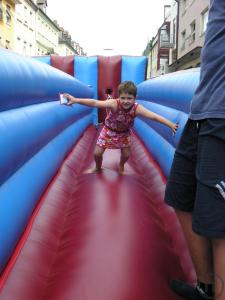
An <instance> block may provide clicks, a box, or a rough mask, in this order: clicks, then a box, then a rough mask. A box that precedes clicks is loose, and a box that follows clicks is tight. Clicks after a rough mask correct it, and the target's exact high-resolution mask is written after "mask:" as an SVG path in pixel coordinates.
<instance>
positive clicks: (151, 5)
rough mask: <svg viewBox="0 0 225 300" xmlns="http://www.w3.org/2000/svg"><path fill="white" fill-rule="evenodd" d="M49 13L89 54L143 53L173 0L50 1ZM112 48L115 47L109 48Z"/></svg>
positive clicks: (47, 11)
mask: <svg viewBox="0 0 225 300" xmlns="http://www.w3.org/2000/svg"><path fill="white" fill-rule="evenodd" d="M47 3H48V7H47V10H46V13H47V15H48V16H49V17H50V18H51V19H52V20H57V21H58V23H59V25H60V26H62V27H63V28H64V29H65V30H68V31H69V33H70V34H71V36H72V39H73V40H74V41H75V42H78V43H79V44H80V46H81V47H82V48H83V50H84V52H85V53H87V55H88V56H91V55H106V56H111V55H133V56H136V55H137V56H138V55H142V52H143V51H144V49H145V47H146V45H147V43H148V41H149V40H150V39H151V38H152V37H153V36H155V35H156V33H157V30H158V28H159V27H160V26H161V25H162V23H163V18H164V5H170V4H171V0H133V1H131V0H78V1H75V0H63V1H56V0H48V1H47ZM105 49H112V50H105Z"/></svg>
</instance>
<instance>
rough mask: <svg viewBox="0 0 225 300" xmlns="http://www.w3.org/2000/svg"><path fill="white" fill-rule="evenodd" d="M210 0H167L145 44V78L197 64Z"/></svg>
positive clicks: (198, 64)
mask: <svg viewBox="0 0 225 300" xmlns="http://www.w3.org/2000/svg"><path fill="white" fill-rule="evenodd" d="M209 4H210V0H204V1H202V0H201V1H200V0H171V5H170V6H164V23H163V24H162V26H161V27H160V28H159V30H158V33H157V35H156V36H155V37H154V38H152V39H151V41H150V42H149V43H148V44H147V46H146V49H145V50H144V52H143V55H146V56H148V61H149V64H148V70H147V78H153V77H156V76H159V75H162V74H165V73H168V72H173V71H177V70H184V69H189V68H195V67H199V66H200V63H201V62H200V53H201V49H202V46H203V44H204V39H205V31H206V26H207V22H208V13H209Z"/></svg>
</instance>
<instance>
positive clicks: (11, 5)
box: [0, 0, 19, 50]
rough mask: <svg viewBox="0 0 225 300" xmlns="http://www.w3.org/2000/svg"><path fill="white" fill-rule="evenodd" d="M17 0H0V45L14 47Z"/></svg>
mask: <svg viewBox="0 0 225 300" xmlns="http://www.w3.org/2000/svg"><path fill="white" fill-rule="evenodd" d="M17 3H18V4H19V0H0V47H3V48H6V49H12V50H13V49H14V31H15V28H14V26H15V25H14V24H15V23H14V16H15V5H16V4H17Z"/></svg>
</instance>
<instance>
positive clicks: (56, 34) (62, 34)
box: [0, 0, 85, 56]
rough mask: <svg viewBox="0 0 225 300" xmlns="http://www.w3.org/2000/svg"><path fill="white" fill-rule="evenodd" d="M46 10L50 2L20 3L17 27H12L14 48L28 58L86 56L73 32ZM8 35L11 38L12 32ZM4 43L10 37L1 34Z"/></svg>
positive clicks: (17, 9) (28, 1) (17, 11)
mask: <svg viewBox="0 0 225 300" xmlns="http://www.w3.org/2000/svg"><path fill="white" fill-rule="evenodd" d="M3 1H5V2H7V1H9V0H0V3H1V2H3ZM12 2H13V1H12ZM2 6H3V5H2ZM14 6H15V5H14ZM46 8H47V0H35V1H34V0H18V1H17V5H16V9H15V10H14V11H15V26H13V28H12V26H11V27H10V28H11V29H12V33H13V37H12V40H14V41H15V42H14V43H11V44H10V45H12V47H11V49H12V50H14V51H15V52H17V53H20V54H23V55H28V56H35V55H49V54H53V53H54V54H58V55H63V56H66V55H85V54H84V53H83V49H82V48H81V47H80V46H79V44H78V43H75V42H74V41H72V39H71V36H70V35H69V33H68V32H67V31H65V30H64V29H63V28H61V27H60V26H59V24H58V23H57V22H56V21H52V20H51V19H50V18H49V17H48V15H47V14H46ZM2 11H4V8H3V10H2ZM2 15H3V14H2ZM0 17H1V11H0ZM0 27H1V18H0ZM5 32H6V36H7V37H9V33H8V32H7V31H6V30H5ZM0 40H6V38H5V37H3V36H2V35H1V34H0ZM4 47H5V45H4Z"/></svg>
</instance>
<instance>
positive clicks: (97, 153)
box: [93, 145, 105, 172]
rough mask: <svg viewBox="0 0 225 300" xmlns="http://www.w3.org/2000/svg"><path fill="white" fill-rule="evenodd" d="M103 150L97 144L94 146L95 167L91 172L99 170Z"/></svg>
mask: <svg viewBox="0 0 225 300" xmlns="http://www.w3.org/2000/svg"><path fill="white" fill-rule="evenodd" d="M104 152H105V149H104V148H101V147H99V146H98V145H96V146H95V151H94V159H95V164H96V166H95V169H94V170H93V172H99V171H101V169H102V160H103V153H104Z"/></svg>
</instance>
